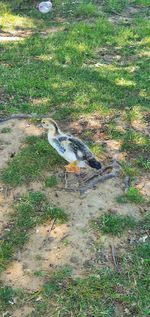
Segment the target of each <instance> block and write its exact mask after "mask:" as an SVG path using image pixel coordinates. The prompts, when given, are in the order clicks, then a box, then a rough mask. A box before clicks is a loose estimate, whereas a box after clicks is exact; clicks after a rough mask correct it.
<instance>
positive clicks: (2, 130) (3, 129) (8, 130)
mask: <svg viewBox="0 0 150 317" xmlns="http://www.w3.org/2000/svg"><path fill="white" fill-rule="evenodd" d="M0 132H1V133H10V132H11V128H2V129H1V131H0Z"/></svg>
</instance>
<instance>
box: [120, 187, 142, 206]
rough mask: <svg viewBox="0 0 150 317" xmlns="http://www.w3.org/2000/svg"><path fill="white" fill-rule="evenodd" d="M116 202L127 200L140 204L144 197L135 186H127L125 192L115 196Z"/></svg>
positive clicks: (125, 201) (123, 202)
mask: <svg viewBox="0 0 150 317" xmlns="http://www.w3.org/2000/svg"><path fill="white" fill-rule="evenodd" d="M117 202H118V203H120V204H126V203H128V202H131V203H136V204H142V203H144V202H145V198H144V197H143V195H142V194H141V193H140V191H139V190H138V189H137V188H134V187H129V189H128V191H127V192H126V193H124V194H123V195H120V196H118V197H117Z"/></svg>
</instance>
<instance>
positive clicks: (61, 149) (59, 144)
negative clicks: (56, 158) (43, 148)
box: [53, 137, 66, 154]
mask: <svg viewBox="0 0 150 317" xmlns="http://www.w3.org/2000/svg"><path fill="white" fill-rule="evenodd" d="M62 141H63V140H61V137H59V138H57V139H54V140H53V143H54V144H55V146H56V149H57V150H58V152H61V153H62V154H63V153H65V151H66V149H65V148H64V146H63V144H62Z"/></svg>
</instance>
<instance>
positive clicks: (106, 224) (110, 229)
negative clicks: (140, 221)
mask: <svg viewBox="0 0 150 317" xmlns="http://www.w3.org/2000/svg"><path fill="white" fill-rule="evenodd" d="M94 223H95V225H96V228H97V229H98V230H100V231H101V232H103V233H107V234H112V235H120V234H121V233H122V232H123V231H125V230H127V229H129V228H134V227H135V225H136V221H135V220H134V218H132V217H129V216H122V215H115V214H104V215H102V216H100V217H99V218H98V219H96V221H95V222H94Z"/></svg>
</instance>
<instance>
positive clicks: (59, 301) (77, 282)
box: [31, 267, 116, 317]
mask: <svg viewBox="0 0 150 317" xmlns="http://www.w3.org/2000/svg"><path fill="white" fill-rule="evenodd" d="M98 273H99V272H97V274H96V272H95V274H93V275H92V274H91V275H90V276H88V277H86V278H84V279H81V278H76V279H73V278H72V276H71V270H70V268H67V267H65V268H63V269H59V270H56V271H55V272H53V275H52V276H51V277H50V278H49V280H48V281H47V282H46V283H45V285H44V286H43V290H42V297H43V301H42V305H41V303H39V304H38V303H37V302H36V298H35V300H34V301H33V306H34V309H35V311H34V312H33V314H31V316H32V317H33V316H38V317H39V316H41V315H40V314H41V313H42V312H43V313H44V315H45V316H46V315H47V314H48V313H49V309H50V302H49V298H51V301H52V302H53V301H54V302H55V305H52V306H51V316H55V315H56V314H57V310H59V311H61V314H62V315H63V316H67V315H68V312H69V313H71V314H73V316H75V317H77V316H78V317H79V316H88V315H89V314H90V316H95V317H102V316H107V317H108V316H112V314H113V312H114V309H113V305H112V303H111V300H107V304H106V303H105V300H104V298H105V296H104V290H105V294H107V295H106V296H109V295H110V294H111V292H112V289H113V287H114V285H115V283H116V277H115V275H114V274H113V273H112V272H110V271H105V272H101V273H100V274H98ZM100 281H101V283H100ZM56 294H57V297H56Z"/></svg>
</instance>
